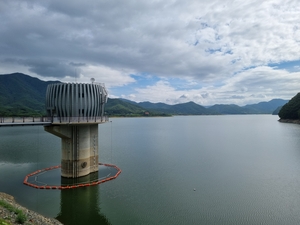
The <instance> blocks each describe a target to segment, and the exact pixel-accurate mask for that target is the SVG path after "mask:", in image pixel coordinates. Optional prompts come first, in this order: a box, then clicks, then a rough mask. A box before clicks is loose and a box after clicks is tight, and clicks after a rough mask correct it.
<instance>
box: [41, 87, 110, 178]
mask: <svg viewBox="0 0 300 225" xmlns="http://www.w3.org/2000/svg"><path fill="white" fill-rule="evenodd" d="M106 102H107V92H106V89H105V87H104V85H102V84H99V83H94V82H93V83H92V84H82V83H75V84H74V83H58V84H50V85H48V87H47V93H46V109H47V116H49V117H51V118H52V124H51V125H50V126H45V130H46V131H48V132H49V133H52V134H54V135H56V136H58V137H60V138H61V140H62V141H61V143H62V158H61V175H62V176H63V177H70V178H76V177H81V176H85V175H88V174H90V173H92V172H95V171H98V124H99V123H103V122H106V118H105V117H104V104H105V103H106Z"/></svg>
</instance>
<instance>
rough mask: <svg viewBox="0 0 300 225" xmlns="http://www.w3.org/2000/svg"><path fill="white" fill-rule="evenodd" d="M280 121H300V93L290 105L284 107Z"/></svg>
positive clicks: (279, 114)
mask: <svg viewBox="0 0 300 225" xmlns="http://www.w3.org/2000/svg"><path fill="white" fill-rule="evenodd" d="M278 116H279V117H280V119H290V120H299V119H300V93H298V94H297V95H296V96H294V97H293V98H292V99H291V100H290V101H289V102H288V103H286V104H285V105H284V106H282V108H281V110H280V111H279V113H278Z"/></svg>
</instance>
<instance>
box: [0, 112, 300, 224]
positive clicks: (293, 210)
mask: <svg viewBox="0 0 300 225" xmlns="http://www.w3.org/2000/svg"><path fill="white" fill-rule="evenodd" d="M277 120H278V117H277V116H271V115H238V116H177V117H168V118H112V119H111V121H112V122H108V123H106V124H102V125H99V138H100V139H99V146H100V147H99V149H100V151H99V155H100V161H101V162H104V163H112V164H116V165H117V166H118V167H120V168H121V169H122V173H121V175H120V176H119V177H118V178H117V179H115V180H113V181H110V182H107V183H104V184H101V185H99V186H93V187H85V188H79V189H72V190H63V191H60V190H37V189H34V188H31V187H28V186H25V185H23V179H24V177H25V176H26V175H27V174H29V173H31V172H33V171H35V170H37V169H42V168H46V167H50V166H55V165H59V164H60V139H59V138H58V137H56V136H53V135H51V134H49V133H47V132H45V131H44V129H43V127H40V126H32V127H0V191H1V192H6V193H8V194H11V195H13V196H15V198H16V200H17V201H18V202H19V203H20V204H22V205H24V206H26V207H28V208H30V209H32V210H35V211H37V212H39V213H41V214H43V215H45V216H48V217H55V218H57V219H59V220H60V221H62V222H63V223H64V224H70V225H76V224H78V225H79V224H113V225H119V224H120V225H126V224H128V225H133V224H137V225H140V224H151V225H152V224H164V225H165V224H172V225H173V224H222V225H223V224H300V213H299V212H300V125H295V124H284V123H279V122H278V121H277Z"/></svg>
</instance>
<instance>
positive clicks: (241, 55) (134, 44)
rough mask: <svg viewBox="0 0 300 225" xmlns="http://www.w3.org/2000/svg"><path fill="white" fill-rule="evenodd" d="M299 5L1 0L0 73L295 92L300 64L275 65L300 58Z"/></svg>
mask: <svg viewBox="0 0 300 225" xmlns="http://www.w3.org/2000/svg"><path fill="white" fill-rule="evenodd" d="M299 11H300V2H298V1H293V0H266V1H260V0H254V1H242V0H236V1H232V0H200V1H199V0H191V1H173V0H165V1H160V0H158V1H138V2H137V1H133V0H127V1H114V0H112V1H98V0H86V1H84V2H83V1H79V0H72V1H71V0H65V1H60V0H45V1H38V0H30V1H29V0H28V1H26V0H10V1H2V2H1V3H0V21H1V22H0V50H1V55H0V65H1V66H2V67H1V69H0V72H2V71H3V73H4V72H5V73H9V70H11V71H10V72H16V70H17V69H18V70H19V72H24V73H29V74H31V75H34V76H37V77H41V78H43V79H48V78H55V79H60V80H62V81H72V79H73V78H74V77H76V78H75V79H78V80H79V79H80V80H83V81H85V82H88V81H89V79H90V78H91V77H94V78H96V80H99V82H105V83H106V85H107V86H108V87H120V86H123V87H124V86H126V85H127V84H130V83H133V82H137V81H135V80H134V79H133V78H132V77H131V76H130V74H133V73H134V74H147V75H149V74H150V75H152V76H157V77H160V78H162V77H164V78H165V81H168V79H171V78H181V79H183V80H189V81H190V83H189V84H188V82H186V83H185V84H184V85H185V86H186V90H185V91H184V90H182V89H180V90H178V88H177V87H176V86H174V87H173V86H172V84H171V83H167V82H162V83H161V82H158V83H157V84H156V85H153V86H149V87H147V88H146V89H137V90H136V93H132V94H134V95H135V97H134V96H131V98H135V99H140V100H141V101H144V100H150V101H153V102H156V101H168V102H174V103H175V102H180V101H183V99H186V100H192V101H197V102H198V103H202V104H212V103H229V102H230V103H238V104H242V103H245V102H246V101H255V100H258V98H259V96H260V97H263V98H265V99H267V98H269V97H271V96H278V97H282V98H290V97H292V96H293V95H294V94H295V93H294V94H292V92H296V90H297V88H299V86H298V85H297V84H294V82H298V79H297V77H296V76H298V75H299V74H297V71H298V72H299V70H298V69H297V67H295V68H294V69H293V70H290V71H289V72H288V71H284V70H283V69H281V70H277V71H276V70H275V69H272V68H271V67H268V65H269V64H270V63H279V64H282V63H283V62H288V61H296V60H300V56H299V52H300V45H299V41H300V24H299V21H300V14H299ZM249 68H250V69H249ZM74 71H75V72H74ZM73 75H74V76H73ZM286 81H288V82H293V83H292V84H290V85H289V84H288V83H286ZM276 83H277V84H278V83H280V84H281V86H279V85H276ZM184 85H181V86H184ZM188 86H190V87H194V89H189V88H188ZM197 86H201V88H196V87H197ZM158 89H159V90H160V92H157V91H158ZM162 90H163V92H162ZM132 92H133V91H132ZM148 94H149V95H148ZM111 95H112V96H114V93H111ZM180 96H185V98H180ZM255 96H256V97H255ZM142 97H144V99H142Z"/></svg>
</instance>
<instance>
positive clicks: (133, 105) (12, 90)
mask: <svg viewBox="0 0 300 225" xmlns="http://www.w3.org/2000/svg"><path fill="white" fill-rule="evenodd" d="M51 83H59V81H42V80H39V79H38V78H35V77H31V76H29V75H26V74H22V73H12V74H3V75H0V116H41V115H45V96H46V89H47V86H48V84H51ZM287 102H288V101H287V100H282V99H273V100H271V101H269V102H260V103H257V104H252V105H246V106H243V107H241V106H238V105H233V104H230V105H222V104H217V105H213V106H210V107H204V106H201V105H198V104H196V103H195V102H187V103H180V104H176V105H168V104H165V103H151V102H140V103H137V102H134V101H130V100H127V99H122V98H119V99H118V98H117V99H110V98H109V99H108V103H107V104H106V106H105V111H106V115H108V116H170V115H220V114H272V113H273V112H274V111H275V110H276V109H277V112H278V111H279V108H280V107H282V106H283V105H284V104H286V103H287ZM277 112H276V111H275V112H274V113H277Z"/></svg>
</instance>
